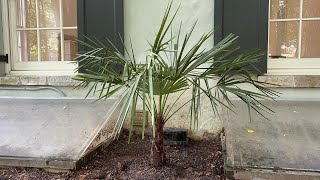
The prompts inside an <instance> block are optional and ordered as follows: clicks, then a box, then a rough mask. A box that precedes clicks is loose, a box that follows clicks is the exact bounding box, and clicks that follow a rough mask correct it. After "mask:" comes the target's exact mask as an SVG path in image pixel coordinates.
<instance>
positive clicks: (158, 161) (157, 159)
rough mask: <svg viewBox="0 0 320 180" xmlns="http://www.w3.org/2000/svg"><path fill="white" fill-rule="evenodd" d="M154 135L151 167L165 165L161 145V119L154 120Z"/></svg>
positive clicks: (162, 142)
mask: <svg viewBox="0 0 320 180" xmlns="http://www.w3.org/2000/svg"><path fill="white" fill-rule="evenodd" d="M155 125H156V134H155V138H154V139H153V142H152V147H151V154H150V164H151V166H162V165H164V164H165V163H166V154H165V152H164V148H163V144H164V140H163V137H164V136H163V121H162V118H156V119H155Z"/></svg>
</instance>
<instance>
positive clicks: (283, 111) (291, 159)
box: [224, 100, 320, 179]
mask: <svg viewBox="0 0 320 180" xmlns="http://www.w3.org/2000/svg"><path fill="white" fill-rule="evenodd" d="M265 104H266V105H267V106H268V107H270V108H272V109H273V110H274V111H275V112H276V113H275V115H268V118H269V120H266V119H264V118H263V117H261V116H260V115H258V114H257V113H252V121H251V122H250V119H249V116H248V110H247V106H246V105H245V104H243V103H241V102H239V101H235V105H236V106H237V109H236V112H238V113H237V114H234V113H232V112H225V116H224V117H225V119H224V123H225V147H226V164H225V165H226V169H227V172H228V176H229V177H230V178H236V179H255V178H261V179H295V178H298V179H320V101H317V100H279V101H278V102H273V103H270V102H268V103H265Z"/></svg>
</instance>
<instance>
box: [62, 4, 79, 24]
mask: <svg viewBox="0 0 320 180" xmlns="http://www.w3.org/2000/svg"><path fill="white" fill-rule="evenodd" d="M62 8H63V9H62V10H63V26H64V27H76V26H77V0H64V1H63V3H62Z"/></svg>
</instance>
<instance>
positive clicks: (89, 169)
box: [0, 133, 224, 180]
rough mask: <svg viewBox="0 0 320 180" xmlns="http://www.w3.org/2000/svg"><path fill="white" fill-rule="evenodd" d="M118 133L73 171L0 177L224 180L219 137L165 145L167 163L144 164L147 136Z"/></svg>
mask: <svg viewBox="0 0 320 180" xmlns="http://www.w3.org/2000/svg"><path fill="white" fill-rule="evenodd" d="M125 134H126V133H124V135H122V136H121V137H120V139H119V140H118V141H115V142H113V143H112V144H110V145H109V146H108V147H107V148H106V149H105V150H104V151H103V152H102V153H100V154H99V155H97V156H96V157H95V158H94V159H92V160H91V161H89V162H88V163H87V165H85V166H83V167H82V168H80V169H79V170H77V171H73V172H64V173H52V172H47V171H43V170H40V169H35V168H1V169H0V179H45V180H49V179H76V180H82V179H83V180H84V179H224V175H223V160H222V152H221V143H220V138H219V137H215V138H213V137H211V138H209V139H208V140H203V141H193V140H190V141H189V144H188V145H187V146H186V147H169V146H166V148H165V149H166V154H167V159H168V162H167V164H166V165H165V166H163V167H159V168H154V167H150V166H149V164H148V155H149V150H150V138H149V137H146V138H145V139H144V140H142V139H141V137H140V136H138V135H134V136H133V137H132V141H131V143H130V144H129V145H128V144H127V140H128V136H127V135H125Z"/></svg>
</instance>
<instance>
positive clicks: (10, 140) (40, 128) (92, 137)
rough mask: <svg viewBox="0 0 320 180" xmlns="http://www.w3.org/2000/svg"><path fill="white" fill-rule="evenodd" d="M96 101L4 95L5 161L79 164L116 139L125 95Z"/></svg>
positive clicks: (0, 128) (0, 160) (1, 154)
mask: <svg viewBox="0 0 320 180" xmlns="http://www.w3.org/2000/svg"><path fill="white" fill-rule="evenodd" d="M94 101H95V100H93V99H91V100H90V99H88V100H81V99H72V98H45V99H41V98H37V99H30V98H0V165H2V166H26V167H41V168H58V169H74V168H76V167H77V166H78V162H79V161H80V160H81V161H83V158H84V156H85V155H87V154H90V153H91V154H92V151H93V150H94V149H96V148H98V147H99V146H100V145H101V144H102V143H103V142H106V141H107V140H109V139H110V137H111V132H112V123H113V122H112V121H114V120H115V117H116V116H117V114H116V113H118V112H119V110H118V109H119V107H118V106H119V102H120V101H119V100H116V99H108V100H106V101H98V102H95V103H93V102H94ZM110 123H111V124H110ZM98 135H99V137H97V136H98Z"/></svg>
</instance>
